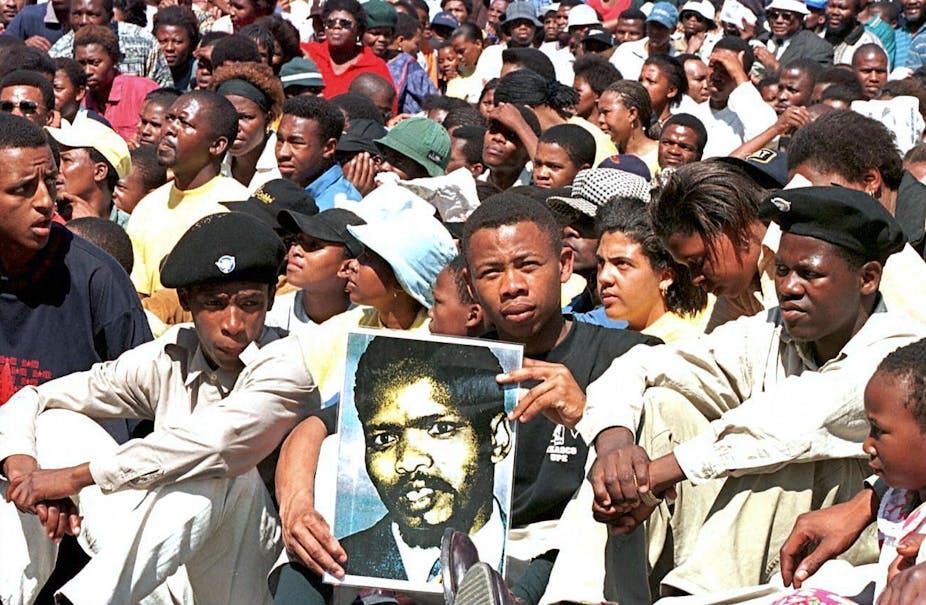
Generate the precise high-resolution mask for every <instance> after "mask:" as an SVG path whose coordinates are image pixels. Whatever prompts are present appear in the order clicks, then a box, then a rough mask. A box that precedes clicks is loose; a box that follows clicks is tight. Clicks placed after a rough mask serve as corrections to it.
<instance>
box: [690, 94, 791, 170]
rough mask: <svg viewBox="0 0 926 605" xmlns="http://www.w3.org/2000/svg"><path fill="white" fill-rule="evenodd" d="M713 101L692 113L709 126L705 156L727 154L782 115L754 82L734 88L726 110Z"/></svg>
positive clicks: (705, 103) (697, 106)
mask: <svg viewBox="0 0 926 605" xmlns="http://www.w3.org/2000/svg"><path fill="white" fill-rule="evenodd" d="M710 103H711V102H710V100H707V101H704V102H703V103H700V104H698V105H696V106H695V107H693V108H692V114H693V115H694V116H695V117H696V118H698V119H699V120H701V123H703V124H704V127H705V128H706V129H707V133H708V134H707V144H706V145H705V146H704V156H703V157H704V159H707V158H714V157H723V156H727V155H730V152H731V151H733V150H734V149H736V148H737V147H739V146H740V145H742V144H743V143H745V142H746V141H748V140H750V139H753V138H755V137H757V136H759V135H760V134H762V132H763V131H765V130H766V129H767V128H769V127H770V126H772V125H773V124H774V123H775V122H776V121H777V120H778V115H777V114H776V113H775V110H774V109H772V107H771V106H770V105H769V104H768V103H766V102H765V101H763V100H762V95H760V94H759V91H758V90H756V87H755V86H753V85H752V83H751V82H743V83H742V84H740V85H739V86H737V87H736V88H734V89H733V92H731V93H730V96H729V98H728V99H727V106H726V107H724V108H723V109H713V108H712V107H711V105H710Z"/></svg>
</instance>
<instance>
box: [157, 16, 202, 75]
mask: <svg viewBox="0 0 926 605" xmlns="http://www.w3.org/2000/svg"><path fill="white" fill-rule="evenodd" d="M154 37H155V38H156V39H157V41H158V45H159V46H160V47H161V53H163V55H164V59H165V60H166V61H167V66H168V67H170V75H171V76H172V77H173V79H174V88H176V89H177V90H179V91H182V92H185V91H187V90H191V89H192V88H193V85H194V84H195V83H196V82H195V80H194V78H193V64H194V63H195V62H194V60H193V51H194V50H196V46H197V45H198V44H199V21H198V20H197V19H196V15H195V14H194V13H193V11H192V10H191V9H189V8H187V7H186V6H180V5H175V6H165V7H164V8H163V9H161V10H159V11H158V12H157V13H156V14H155V15H154Z"/></svg>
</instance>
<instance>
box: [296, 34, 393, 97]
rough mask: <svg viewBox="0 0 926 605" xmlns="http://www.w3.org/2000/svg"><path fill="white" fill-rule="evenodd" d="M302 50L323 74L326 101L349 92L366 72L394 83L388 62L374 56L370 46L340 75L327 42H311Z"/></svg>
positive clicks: (361, 50) (361, 51)
mask: <svg viewBox="0 0 926 605" xmlns="http://www.w3.org/2000/svg"><path fill="white" fill-rule="evenodd" d="M302 50H303V51H305V52H308V53H309V55H311V57H312V60H313V61H315V64H316V65H317V66H318V71H320V72H321V74H322V80H323V81H324V82H325V90H324V91H323V92H322V96H324V97H325V98H326V99H330V98H332V97H336V96H338V95H340V94H344V93H345V92H347V89H348V88H349V87H350V83H351V82H353V81H354V78H356V77H357V76H359V75H360V74H362V73H364V72H371V73H374V74H376V75H378V76H382V77H383V78H385V79H386V81H388V82H392V74H391V73H389V68H388V67H386V62H385V61H383V60H382V59H380V58H379V57H377V56H376V55H374V54H373V51H372V50H370V48H369V47H368V46H363V47H361V49H360V54H359V55H358V56H357V60H356V61H355V62H354V63H353V65H350V66H348V67H347V69H346V70H345V71H344V72H343V73H340V74H335V73H334V67H333V66H332V64H331V52H330V51H329V50H328V43H327V42H309V43H308V44H303V45H302ZM392 83H393V85H394V84H395V83H394V82H392Z"/></svg>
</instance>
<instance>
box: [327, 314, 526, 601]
mask: <svg viewBox="0 0 926 605" xmlns="http://www.w3.org/2000/svg"><path fill="white" fill-rule="evenodd" d="M521 358H522V350H521V347H520V346H519V345H509V344H504V343H496V342H489V341H485V342H483V341H473V340H464V339H452V338H442V337H434V336H423V337H422V336H418V337H412V336H410V335H408V334H406V333H402V332H389V331H383V330H377V331H371V330H358V331H356V332H351V333H350V334H349V336H348V360H347V372H346V373H345V374H346V377H345V385H344V390H343V392H342V394H341V410H340V418H339V436H340V444H339V456H338V460H339V466H338V486H337V494H336V497H335V511H334V515H333V517H334V534H335V536H336V537H337V538H338V539H339V540H340V541H341V545H342V546H343V547H344V549H345V551H346V552H347V556H348V561H347V567H346V571H347V577H346V578H345V583H348V584H358V585H364V586H379V587H384V588H397V589H402V590H410V591H438V590H440V577H441V569H440V564H439V558H440V541H441V537H442V535H443V533H444V530H445V529H446V528H448V527H452V528H453V529H456V530H459V531H464V532H466V533H468V534H470V536H471V538H472V539H473V541H474V543H475V544H476V546H477V548H478V549H479V552H480V557H481V558H482V559H483V560H486V561H487V562H489V563H490V564H492V565H493V566H495V567H497V568H498V569H499V571H503V569H502V566H503V561H504V550H505V541H506V534H507V527H508V513H509V505H510V499H511V476H512V472H513V471H512V469H513V458H514V456H513V455H512V454H511V452H512V450H513V447H514V433H513V431H512V426H511V423H510V422H509V421H508V419H507V416H506V413H507V411H509V410H511V409H512V408H513V407H514V404H515V402H516V399H517V393H516V391H515V390H514V389H511V388H503V387H501V386H500V385H499V384H498V383H497V382H496V380H495V377H496V375H498V374H500V373H502V372H507V371H511V370H512V369H515V368H517V367H520V365H521ZM329 518H331V517H329Z"/></svg>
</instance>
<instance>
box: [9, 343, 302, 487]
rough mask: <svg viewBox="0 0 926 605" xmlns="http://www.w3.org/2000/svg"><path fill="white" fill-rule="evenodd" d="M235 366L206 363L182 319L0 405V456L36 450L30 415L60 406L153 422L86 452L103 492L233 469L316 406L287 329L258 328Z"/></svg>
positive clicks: (265, 451)
mask: <svg viewBox="0 0 926 605" xmlns="http://www.w3.org/2000/svg"><path fill="white" fill-rule="evenodd" d="M259 345H260V346H258V345H257V344H254V343H252V344H251V346H249V347H248V348H247V349H246V350H245V351H244V353H242V354H241V360H242V361H243V362H244V364H245V367H244V369H243V370H241V371H240V372H228V371H223V370H221V369H219V370H213V369H211V368H210V366H209V364H208V363H207V362H206V359H205V357H204V356H203V352H202V350H201V349H200V346H199V338H198V336H197V334H196V330H194V329H193V328H192V327H190V326H189V325H186V326H177V327H176V328H174V329H172V330H170V331H169V332H168V333H167V334H165V335H164V336H162V337H161V338H159V339H157V340H154V341H152V342H149V343H146V344H143V345H141V346H139V347H136V348H134V349H132V350H130V351H127V352H125V353H123V354H122V355H120V356H119V358H118V359H116V360H115V361H108V362H104V363H98V364H95V365H94V366H93V367H92V368H91V369H90V370H88V371H86V372H77V373H74V374H70V375H68V376H64V377H62V378H59V379H57V380H52V381H50V382H47V383H45V384H43V385H41V386H39V387H27V388H24V389H22V390H20V391H19V392H18V393H16V395H14V396H13V397H12V398H11V399H10V400H9V401H8V402H7V403H6V405H4V406H2V407H0V460H3V459H5V458H6V457H8V456H11V455H13V454H27V455H30V456H33V457H35V455H36V451H35V419H36V418H37V416H38V415H39V414H40V413H41V412H42V411H43V410H45V409H49V408H62V409H68V410H72V411H75V412H80V413H82V414H86V415H87V416H89V417H91V418H94V419H103V418H139V419H149V420H153V421H154V432H153V433H151V434H150V435H148V436H147V437H146V438H144V439H132V440H130V441H129V442H127V443H125V444H124V445H122V446H120V447H119V448H118V449H117V450H116V453H115V454H114V455H110V456H106V457H101V458H96V459H92V460H89V461H88V462H89V463H90V473H91V475H92V476H93V479H94V481H95V482H96V484H97V485H99V486H100V489H102V490H103V491H104V492H110V491H114V490H118V489H122V488H148V487H152V486H155V485H159V484H164V483H169V482H174V481H184V480H186V479H193V478H204V477H233V476H236V475H240V474H242V473H244V472H246V471H248V470H250V469H252V468H254V467H255V466H256V465H257V463H258V462H260V461H261V460H263V459H264V458H265V457H267V455H269V454H270V453H271V452H272V451H273V450H274V449H275V448H276V447H277V446H278V445H279V444H280V442H281V441H282V440H283V438H284V437H285V436H286V434H287V433H288V432H289V431H290V430H291V429H292V428H293V427H294V426H296V424H298V423H299V421H301V420H302V419H303V418H305V417H306V416H308V415H309V414H310V413H311V412H313V411H315V410H317V409H318V408H319V398H318V393H317V390H316V388H315V383H314V381H313V380H312V376H311V375H310V374H309V371H308V369H307V368H306V366H305V363H304V361H303V360H304V359H305V353H304V351H303V346H302V344H301V343H300V341H299V340H298V338H297V337H295V336H290V337H286V338H279V337H278V333H276V332H275V331H272V330H265V331H264V334H263V336H262V337H261V339H260V341H259Z"/></svg>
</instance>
